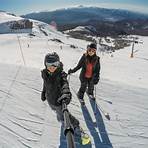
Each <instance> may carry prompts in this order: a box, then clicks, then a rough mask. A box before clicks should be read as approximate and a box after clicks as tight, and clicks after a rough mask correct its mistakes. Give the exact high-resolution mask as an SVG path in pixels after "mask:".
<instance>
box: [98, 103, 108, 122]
mask: <svg viewBox="0 0 148 148" xmlns="http://www.w3.org/2000/svg"><path fill="white" fill-rule="evenodd" d="M95 101H96V100H95ZM96 106H97V107H98V108H99V109H100V111H101V112H102V114H103V115H104V116H105V117H106V118H107V119H108V120H110V115H109V113H108V112H106V111H105V110H104V109H103V108H102V107H101V106H100V105H99V104H98V103H97V101H96Z"/></svg>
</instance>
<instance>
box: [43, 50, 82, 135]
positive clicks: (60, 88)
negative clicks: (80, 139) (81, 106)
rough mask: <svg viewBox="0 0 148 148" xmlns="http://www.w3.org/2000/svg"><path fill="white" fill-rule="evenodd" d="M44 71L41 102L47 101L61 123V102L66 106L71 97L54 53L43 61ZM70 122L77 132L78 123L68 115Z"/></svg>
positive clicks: (65, 76)
mask: <svg viewBox="0 0 148 148" xmlns="http://www.w3.org/2000/svg"><path fill="white" fill-rule="evenodd" d="M44 65H45V69H43V70H42V71H41V76H42V78H43V90H42V93H41V100H42V101H45V100H47V102H48V104H49V106H50V107H51V109H52V110H54V111H55V112H56V114H57V120H58V121H61V122H63V120H64V117H63V112H62V101H63V100H64V101H65V103H66V104H67V105H68V104H69V103H70V101H71V98H72V95H71V92H70V89H69V84H68V81H67V74H66V73H65V72H64V71H63V64H62V62H60V58H59V56H58V54H57V53H56V52H53V53H49V54H47V55H46V56H45V60H44ZM70 120H71V123H72V125H73V127H74V129H76V130H77V131H78V132H79V128H80V126H79V121H78V120H77V119H76V118H75V117H74V116H72V115H71V114H70Z"/></svg>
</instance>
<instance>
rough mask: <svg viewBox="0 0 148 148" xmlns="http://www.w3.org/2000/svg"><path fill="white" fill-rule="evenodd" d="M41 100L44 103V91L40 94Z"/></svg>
mask: <svg viewBox="0 0 148 148" xmlns="http://www.w3.org/2000/svg"><path fill="white" fill-rule="evenodd" d="M41 100H42V101H45V100H46V97H45V92H44V91H42V93H41Z"/></svg>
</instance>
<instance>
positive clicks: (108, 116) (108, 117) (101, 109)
mask: <svg viewBox="0 0 148 148" xmlns="http://www.w3.org/2000/svg"><path fill="white" fill-rule="evenodd" d="M86 94H87V95H88V98H89V99H90V100H93V101H94V102H95V115H96V114H97V113H96V107H98V108H99V109H100V111H101V112H102V114H103V115H104V116H105V117H106V119H108V120H110V115H109V113H108V112H106V111H105V110H104V109H103V108H102V107H101V105H100V104H98V102H97V101H96V97H93V96H91V95H89V94H88V93H86Z"/></svg>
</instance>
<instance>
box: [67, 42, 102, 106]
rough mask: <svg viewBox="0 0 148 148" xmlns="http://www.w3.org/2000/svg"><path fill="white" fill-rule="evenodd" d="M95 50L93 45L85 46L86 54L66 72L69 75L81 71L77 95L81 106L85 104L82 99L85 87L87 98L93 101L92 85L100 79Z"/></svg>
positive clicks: (97, 57)
mask: <svg viewBox="0 0 148 148" xmlns="http://www.w3.org/2000/svg"><path fill="white" fill-rule="evenodd" d="M96 50H97V45H96V44H95V43H91V44H89V45H87V50H86V53H84V54H83V56H82V57H81V59H80V60H79V62H78V64H77V66H76V67H74V68H73V69H69V70H68V74H71V73H74V72H76V71H77V70H79V69H81V72H80V76H79V78H80V82H81V86H80V89H79V91H78V93H77V95H78V98H79V100H80V102H81V103H82V104H85V103H84V99H83V97H84V93H85V91H86V88H87V87H88V89H87V93H88V95H89V97H90V98H92V99H95V98H94V94H93V91H94V85H96V84H97V83H98V82H99V79H100V57H99V56H97V55H96Z"/></svg>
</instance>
